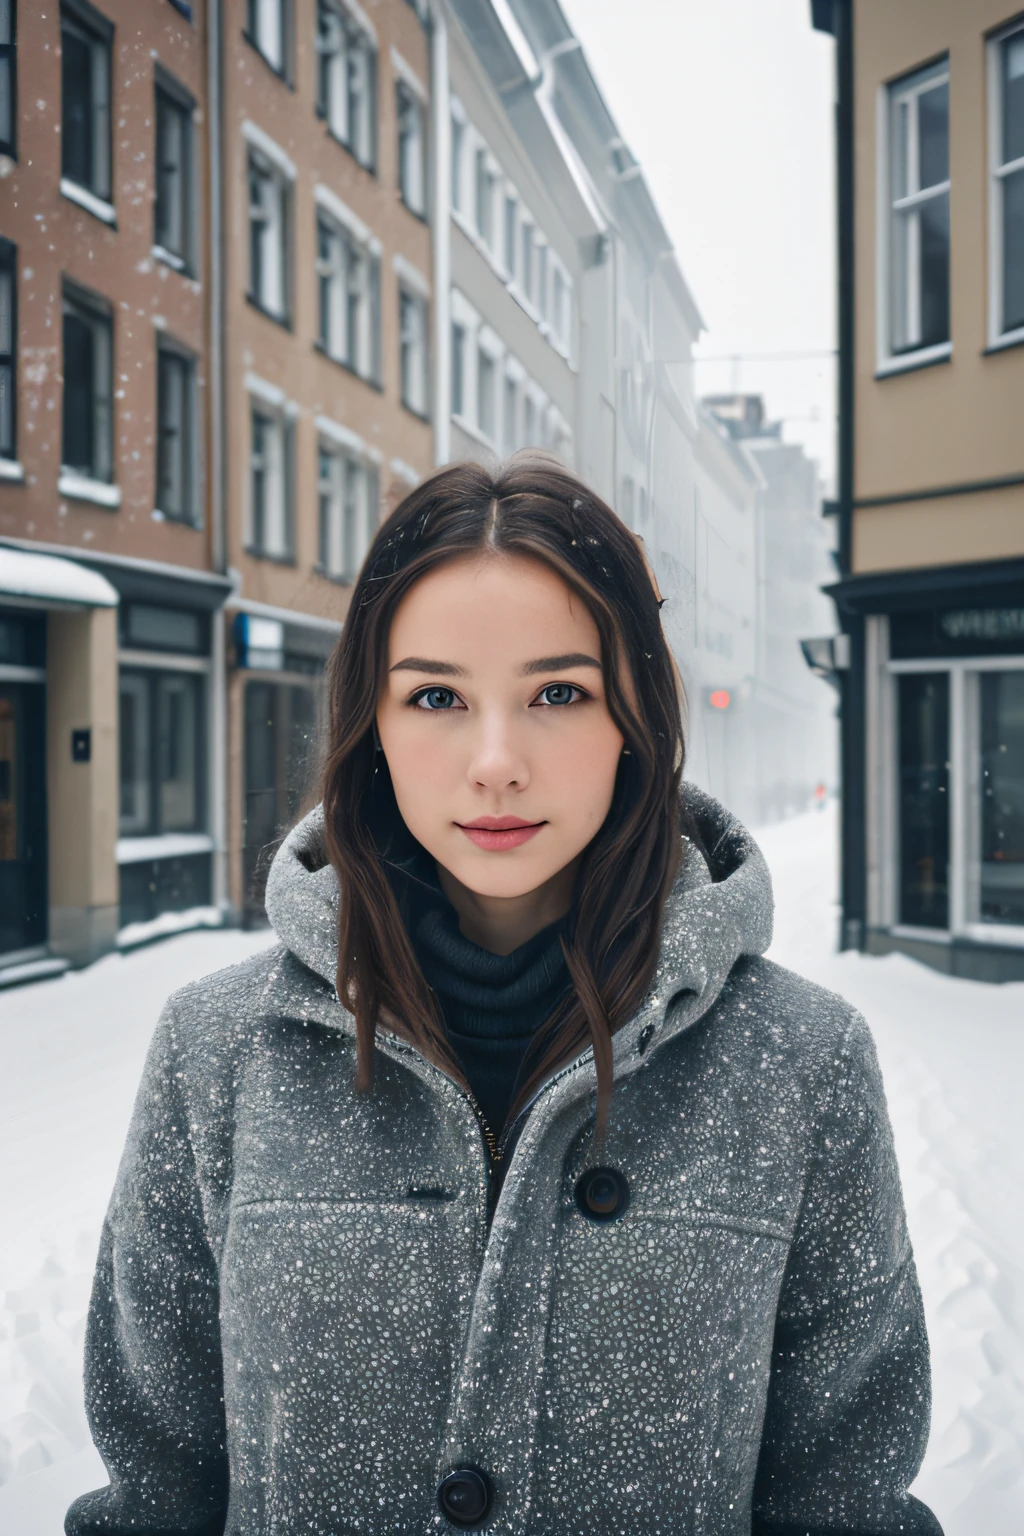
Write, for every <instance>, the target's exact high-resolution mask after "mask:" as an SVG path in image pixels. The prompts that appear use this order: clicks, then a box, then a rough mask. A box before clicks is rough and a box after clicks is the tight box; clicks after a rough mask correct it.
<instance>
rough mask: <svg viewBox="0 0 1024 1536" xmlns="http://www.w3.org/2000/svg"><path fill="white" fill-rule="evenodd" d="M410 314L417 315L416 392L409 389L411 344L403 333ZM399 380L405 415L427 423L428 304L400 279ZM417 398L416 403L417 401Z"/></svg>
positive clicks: (428, 410) (426, 300)
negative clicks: (418, 354)
mask: <svg viewBox="0 0 1024 1536" xmlns="http://www.w3.org/2000/svg"><path fill="white" fill-rule="evenodd" d="M410 311H413V312H415V313H416V314H417V315H418V317H419V318H418V322H417V324H418V334H417V336H416V337H415V338H413V340H414V341H415V342H416V343H417V344H418V346H419V349H420V361H419V367H418V373H419V389H418V391H415V392H414V391H412V390H410V389H409V387H408V386H409V357H408V348H409V346H410V345H411V342H410V340H409V337H408V333H407V329H406V316H407V313H409V312H410ZM398 349H399V357H398V380H399V396H400V398H401V401H402V405H403V406H404V408H405V409H406V410H407V411H411V412H412V414H413V415H414V416H416V417H418V418H419V420H420V421H429V420H430V300H429V298H428V297H427V296H426V294H424V293H422V292H418V291H417V290H416V289H415V288H414V287H413V286H412V284H411V283H409V282H408V281H406V280H404V279H403V278H402V277H401V276H399V279H398ZM417 395H418V399H417Z"/></svg>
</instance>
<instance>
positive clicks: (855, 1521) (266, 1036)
mask: <svg viewBox="0 0 1024 1536" xmlns="http://www.w3.org/2000/svg"><path fill="white" fill-rule="evenodd" d="M659 606H660V602H659V599H658V596H657V593H656V591H655V590H654V586H653V583H652V580H651V578H650V575H649V573H648V571H647V568H646V566H645V564H644V560H643V557H642V555H641V553H640V550H639V547H638V545H637V543H636V542H635V541H634V539H633V537H632V535H631V534H629V532H628V531H627V530H626V529H625V528H624V527H623V525H622V524H621V523H619V522H618V520H617V519H616V518H615V516H614V515H613V514H612V513H611V512H610V511H609V510H608V509H607V508H606V507H605V506H604V505H603V504H602V503H601V502H600V501H599V500H598V499H597V498H596V497H594V496H593V495H592V494H591V493H590V492H588V491H587V490H586V488H585V487H584V486H583V485H581V484H580V483H579V482H578V481H577V480H576V479H575V478H574V477H573V476H572V475H570V474H569V473H568V472H567V471H566V470H564V469H562V468H561V467H559V466H557V465H556V464H555V463H554V461H551V460H546V459H542V458H539V457H537V456H533V457H518V458H516V459H513V460H512V461H511V462H510V463H509V464H507V465H506V466H505V467H504V468H503V469H501V470H500V471H498V472H497V473H491V472H489V471H488V470H486V469H482V468H479V467H478V466H475V465H469V464H463V465H456V466H454V467H452V468H449V469H445V470H443V471H441V472H440V473H438V474H437V475H435V476H434V478H433V479H432V480H430V481H428V482H427V483H426V484H425V485H423V486H421V487H420V489H419V490H417V491H414V492H413V493H412V494H411V495H410V496H408V497H407V498H406V500H405V501H404V502H403V503H402V505H401V506H400V507H399V508H398V509H397V511H396V512H395V513H394V514H393V515H392V516H391V517H390V518H389V519H388V521H387V522H386V523H385V524H384V525H383V527H382V528H381V529H380V531H379V533H378V535H377V538H376V540H375V541H374V544H373V547H372V549H371V551H370V554H369V557H368V559H367V561H366V565H365V568H364V570H363V572H362V575H361V576H360V579H359V581H358V583H357V585H356V588H355V591H354V593H353V598H352V605H351V608H350V610H349V617H348V621H347V624H346V627H345V632H344V634H343V636H342V639H341V641H340V642H339V646H338V650H337V653H336V655H335V658H334V662H333V666H332V671H331V677H330V699H331V721H330V740H329V750H328V755H327V760H326V770H325V775H324V793H323V806H322V808H318V810H317V811H315V812H313V813H312V814H311V815H310V816H308V817H307V818H306V819H305V821H303V822H301V823H300V825H299V826H298V827H297V828H296V829H295V830H294V831H293V832H292V834H291V835H290V837H289V838H288V839H287V841H286V842H285V843H284V845H283V847H282V848H281V850H280V852H279V853H278V855H277V858H276V860H275V862H274V865H273V869H272V871H271V876H270V881H269V884H268V888H267V909H268V912H269V914H270V917H271V920H272V922H273V924H274V927H275V928H276V930H277V934H278V937H279V939H280V940H281V943H280V945H279V946H278V947H277V948H275V949H271V950H268V951H266V952H265V953H263V954H261V955H259V956H257V957H256V958H255V959H253V960H251V961H248V962H246V963H245V964H243V965H241V966H236V967H233V968H232V969H230V970H228V971H225V972H222V973H221V974H220V975H217V976H213V977H209V978H207V979H206V980H205V981H203V982H201V983H198V984H196V985H194V986H191V987H186V988H185V989H184V990H183V991H182V992H180V993H179V994H178V995H177V996H176V997H174V998H172V1000H171V1002H170V1003H169V1004H168V1007H167V1009H166V1011H165V1014H164V1017H163V1019H162V1022H161V1024H160V1026H159V1028H158V1030H157V1034H156V1037H155V1039H154V1043H153V1047H152V1051H151V1054H150V1058H149V1062H148V1065H147V1068H146V1073H145V1077H144V1080H143V1084H142V1088H141V1090H140V1096H139V1100H138V1105H137V1108H136V1111H135V1117H134V1120H133V1124H132V1129H131V1133H130V1136H129V1140H128V1146H127V1149H126V1151H125V1157H124V1163H123V1165H122V1169H121V1173H120V1176H119V1180H118V1184H117V1188H116V1190H115V1193H114V1197H113V1202H112V1205H111V1209H110V1214H109V1218H108V1221H107V1224H106V1228H105V1232H104V1237H103V1243H102V1249H101V1253H100V1259H99V1268H98V1273H97V1280H96V1287H95V1292H94V1297H93V1304H92V1312H91V1317H90V1324H89V1335H88V1342H87V1378H88V1389H87V1390H88V1399H89V1405H90V1410H91V1415H92V1424H93V1431H94V1434H95V1437H96V1441H97V1444H98V1445H99V1446H100V1448H101V1450H102V1451H103V1454H104V1457H105V1460H106V1462H107V1464H108V1466H109V1468H110V1471H111V1487H110V1488H109V1489H104V1490H102V1491H100V1492H98V1493H93V1494H89V1495H87V1496H85V1497H84V1498H83V1499H80V1500H79V1501H78V1502H77V1503H76V1504H75V1505H74V1506H73V1508H72V1510H71V1511H70V1513H69V1516H68V1520H67V1527H66V1529H67V1531H68V1532H70V1533H74V1536H85V1533H87V1532H94V1531H95V1532H100V1531H103V1532H123V1533H127V1532H129V1531H131V1532H149V1533H155V1532H162V1533H172V1532H173V1533H186V1532H188V1533H196V1532H209V1533H213V1532H216V1533H220V1532H222V1531H224V1532H228V1533H231V1536H243V1533H244V1536H263V1533H271V1532H273V1533H283V1532H288V1533H291V1532H299V1531H312V1532H318V1533H332V1536H337V1533H342V1532H356V1531H358V1532H370V1533H385V1532H386V1533H392V1532H399V1531H407V1532H414V1533H421V1532H427V1531H445V1530H451V1529H455V1528H460V1527H461V1528H470V1529H476V1528H479V1527H484V1526H486V1527H487V1528H488V1529H490V1530H492V1531H495V1532H502V1533H507V1536H535V1533H536V1536H540V1533H547V1536H551V1533H556V1532H557V1533H577V1532H578V1533H580V1536H584V1533H586V1536H605V1533H607V1536H611V1533H613V1532H614V1533H619V1532H628V1533H630V1536H642V1533H651V1536H653V1533H655V1532H668V1531H673V1532H687V1533H690V1532H693V1533H696V1532H702V1533H711V1536H721V1533H736V1536H739V1533H741V1532H742V1533H744V1536H748V1533H750V1532H751V1530H753V1531H755V1532H757V1533H760V1536H768V1533H773V1536H783V1533H789V1536H795V1533H797V1532H800V1533H808V1532H811V1533H825V1532H828V1533H834V1536H839V1533H845V1536H850V1533H855V1532H856V1533H868V1532H871V1533H875V1536H878V1533H884V1536H896V1533H897V1532H901V1533H911V1536H919V1533H925V1532H927V1533H935V1532H937V1531H938V1529H939V1528H938V1525H937V1523H936V1521H935V1519H934V1517H933V1516H932V1515H931V1514H930V1513H929V1511H928V1510H926V1509H925V1508H924V1506H923V1505H921V1504H920V1503H918V1502H917V1501H916V1500H914V1499H913V1498H912V1497H910V1496H909V1495H908V1494H907V1492H906V1489H907V1484H908V1482H909V1481H910V1480H911V1479H912V1478H913V1476H914V1474H915V1472H916V1469H917V1467H918V1464H919V1461H920V1457H921V1454H922V1451H923V1447H924V1443H925V1439H926V1435H927V1425H928V1400H929V1383H928V1363H927V1342H926V1338H925V1331H924V1324H923V1320H922V1315H921V1305H920V1297H919V1293H918V1289H917V1282H916V1277H915V1273H914V1267H913V1261H912V1258H911V1254H910V1246H909V1242H908V1238H907V1232H906V1225H905V1221H904V1216H903V1210H902V1204H901V1197H900V1190H899V1182H898V1176H897V1171H896V1163H895V1159H894V1155H893V1149H892V1143H891V1137H890V1132H889V1127H888V1123H887V1119H886V1113H885V1105H884V1099H883V1094H882V1086H881V1082H880V1079H879V1075H878V1069H877V1065H876V1063H875V1057H874V1053H873V1049H872V1046H871V1042H870V1038H869V1036H868V1033H867V1030H866V1028H865V1026H864V1024H863V1022H862V1021H861V1020H860V1019H859V1018H858V1017H857V1016H856V1015H855V1014H854V1013H853V1011H852V1010H851V1009H850V1008H849V1007H848V1006H847V1005H846V1004H845V1003H843V1002H842V1001H841V999H839V998H837V997H834V996H832V995H831V994H829V993H826V992H823V991H821V990H820V989H819V988H816V987H813V986H811V985H810V984H809V983H807V982H805V981H802V980H801V979H800V978H799V977H796V976H793V975H790V974H789V973H788V972H786V971H783V970H781V969H780V968H779V967H777V966H775V965H772V964H771V963H769V962H767V961H765V960H764V959H762V958H761V956H762V954H763V952H764V950H765V949H766V948H767V945H768V942H769V939H770V933H771V891H770V883H769V878H768V873H767V870H766V868H765V865H764V862H763V860H762V858H761V855H760V853H759V852H758V850H757V848H756V846H755V845H754V843H753V842H752V840H751V839H750V837H749V836H748V835H747V833H746V832H745V831H744V830H743V828H742V827H740V826H739V824H738V823H737V822H736V821H735V820H733V819H732V817H730V816H729V814H728V813H727V812H726V811H724V810H723V809H722V808H721V807H720V806H718V805H716V804H715V803H714V802H713V801H712V800H710V799H709V798H708V797H706V796H705V795H702V794H699V793H698V792H697V791H695V790H694V789H693V788H692V787H690V786H687V787H686V788H685V789H684V790H683V792H682V797H681V796H680V773H681V765H682V752H683V739H682V727H681V722H680V712H679V696H678V690H677V685H676V677H675V672H674V668H673V664H672V660H671V657H670V654H669V651H668V649H667V646H666V644H665V641H664V638H663V636H662V632H661V624H660V616H659ZM339 892H340V900H339Z"/></svg>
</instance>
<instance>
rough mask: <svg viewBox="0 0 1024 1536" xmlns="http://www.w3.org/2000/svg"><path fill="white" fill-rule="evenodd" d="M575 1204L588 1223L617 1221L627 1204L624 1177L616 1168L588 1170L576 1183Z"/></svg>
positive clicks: (627, 1191) (627, 1187)
mask: <svg viewBox="0 0 1024 1536" xmlns="http://www.w3.org/2000/svg"><path fill="white" fill-rule="evenodd" d="M576 1204H577V1205H578V1206H579V1208H580V1210H581V1211H582V1212H583V1215H584V1216H585V1217H586V1218H587V1220H588V1221H617V1220H618V1218H619V1217H620V1216H621V1215H622V1214H623V1212H624V1211H625V1209H626V1207H627V1205H628V1204H629V1185H628V1183H627V1182H626V1175H625V1174H624V1173H620V1172H619V1170H618V1169H617V1168H588V1169H587V1171H586V1173H584V1174H581V1175H580V1177H579V1178H578V1179H577V1181H576Z"/></svg>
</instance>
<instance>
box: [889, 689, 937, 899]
mask: <svg viewBox="0 0 1024 1536" xmlns="http://www.w3.org/2000/svg"><path fill="white" fill-rule="evenodd" d="M897 697H898V703H897V718H898V739H899V746H898V753H899V791H898V793H899V801H898V803H899V829H900V830H899V891H900V900H899V914H900V915H899V920H900V922H901V923H906V924H908V925H910V926H913V927H916V928H946V927H948V925H949V793H948V791H949V677H948V674H947V673H944V672H935V673H916V674H909V675H907V676H903V677H900V678H899V679H898V696H897Z"/></svg>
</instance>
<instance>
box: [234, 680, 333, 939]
mask: <svg viewBox="0 0 1024 1536" xmlns="http://www.w3.org/2000/svg"><path fill="white" fill-rule="evenodd" d="M316 729H317V695H316V692H315V691H314V688H313V687H306V686H304V685H302V684H291V683H277V682H250V683H247V684H246V687H245V848H244V858H243V867H244V875H245V918H246V921H248V922H258V921H259V920H260V919H261V917H262V916H263V895H264V891H265V889H266V884H267V871H268V870H269V868H270V861H271V859H272V858H273V856H274V853H275V852H276V850H277V847H278V844H279V843H280V841H281V839H282V838H283V836H284V834H285V833H286V832H287V831H288V830H289V828H290V827H292V826H293V825H294V823H295V822H296V821H297V820H298V817H299V814H300V812H301V811H302V810H303V809H304V806H305V801H306V799H307V797H308V794H309V792H310V790H311V787H312V784H313V779H314V775H315V771H316Z"/></svg>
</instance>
